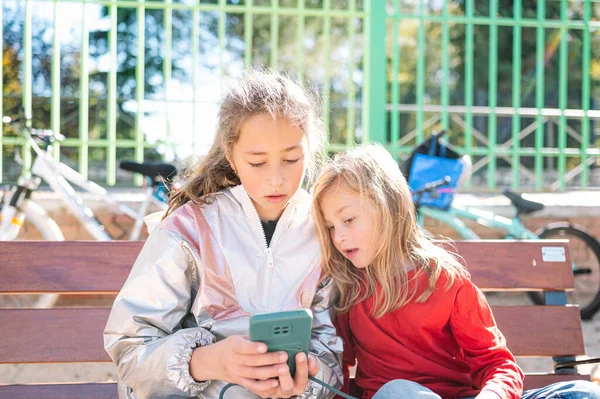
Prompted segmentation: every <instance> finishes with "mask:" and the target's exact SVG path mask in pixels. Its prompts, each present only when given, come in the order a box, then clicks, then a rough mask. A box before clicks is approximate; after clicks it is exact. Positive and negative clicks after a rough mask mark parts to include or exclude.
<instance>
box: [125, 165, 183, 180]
mask: <svg viewBox="0 0 600 399" xmlns="http://www.w3.org/2000/svg"><path fill="white" fill-rule="evenodd" d="M119 168H121V169H123V170H127V171H129V172H135V173H140V174H142V175H144V176H148V177H149V178H151V179H152V180H155V179H156V178H157V177H161V178H163V179H164V180H173V179H174V178H175V176H176V175H177V168H176V167H175V166H173V165H171V164H169V163H137V162H131V161H123V162H121V163H120V164H119Z"/></svg>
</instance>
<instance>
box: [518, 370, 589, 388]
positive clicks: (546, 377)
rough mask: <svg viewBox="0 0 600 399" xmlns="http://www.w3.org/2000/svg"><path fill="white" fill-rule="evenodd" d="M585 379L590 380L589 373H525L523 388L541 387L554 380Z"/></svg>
mask: <svg viewBox="0 0 600 399" xmlns="http://www.w3.org/2000/svg"><path fill="white" fill-rule="evenodd" d="M575 380H585V381H590V380H591V376H590V375H589V374H525V380H524V381H523V390H524V391H526V390H528V389H535V388H543V387H545V386H547V385H550V384H554V383H555V382H563V381H575Z"/></svg>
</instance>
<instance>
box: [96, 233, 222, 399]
mask: <svg viewBox="0 0 600 399" xmlns="http://www.w3.org/2000/svg"><path fill="white" fill-rule="evenodd" d="M199 262H200V256H199V254H198V252H197V251H196V250H195V249H193V247H192V246H191V245H189V243H188V242H187V241H186V240H185V238H183V236H181V235H180V234H178V233H176V232H172V231H168V230H164V229H160V228H159V229H157V230H155V231H154V232H152V233H151V234H150V236H149V237H148V239H147V240H146V242H145V244H144V247H143V248H142V251H141V252H140V254H139V256H138V258H137V260H136V262H135V264H134V265H133V268H132V270H131V273H130V274H129V277H128V278H127V281H126V282H125V284H124V285H123V288H122V289H121V292H120V293H119V295H118V296H117V298H116V300H115V302H114V304H113V308H112V310H111V313H110V316H109V318H108V322H107V324H106V327H105V330H104V347H105V349H106V351H107V352H108V354H109V356H110V357H111V359H112V360H113V362H115V364H116V365H117V371H118V376H119V381H120V383H121V384H123V385H125V387H121V388H123V389H125V390H127V391H129V392H130V393H133V395H134V396H135V397H137V398H150V397H152V398H160V397H193V396H198V395H199V393H200V392H202V391H203V390H204V389H206V387H207V386H208V384H209V383H210V382H196V381H194V379H193V378H192V376H191V375H190V371H189V363H190V359H191V356H192V351H193V350H194V349H195V348H197V347H200V346H205V345H209V344H211V343H213V342H215V337H214V336H213V335H212V334H211V333H210V332H209V331H208V330H206V329H203V328H200V327H194V324H195V320H186V317H187V316H188V314H189V310H190V307H191V303H192V301H193V298H194V297H195V295H196V293H197V289H198V286H199V281H198V280H199V275H198V266H199ZM184 320H186V321H187V323H185V325H186V327H188V328H184ZM190 326H192V327H190Z"/></svg>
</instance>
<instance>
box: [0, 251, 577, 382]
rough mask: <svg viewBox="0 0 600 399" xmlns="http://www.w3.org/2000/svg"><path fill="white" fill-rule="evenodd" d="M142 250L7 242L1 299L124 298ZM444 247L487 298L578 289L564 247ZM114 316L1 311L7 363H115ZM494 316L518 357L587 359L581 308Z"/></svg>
mask: <svg viewBox="0 0 600 399" xmlns="http://www.w3.org/2000/svg"><path fill="white" fill-rule="evenodd" d="M142 245H143V243H142V242H127V241H113V242H97V241H72V242H45V241H39V242H31V241H28V242H23V241H22V242H0V259H1V261H0V294H11V295H12V294H15V295H16V294H34V293H35V294H39V293H79V294H84V293H89V294H97V293H117V292H118V291H119V290H120V288H121V286H122V285H123V283H124V282H125V280H126V278H127V276H128V274H129V270H130V268H131V265H132V264H133V263H134V261H135V259H136V257H137V254H138V253H139V251H140V249H141V247H142ZM441 245H444V246H446V247H448V249H450V250H451V251H456V252H457V253H458V254H460V256H461V257H462V260H463V261H464V263H465V264H466V265H467V269H468V270H469V272H470V274H471V276H472V279H473V281H474V282H475V283H476V284H477V285H478V286H479V287H480V288H482V289H483V290H484V291H527V290H540V289H541V290H549V291H565V290H572V289H573V287H574V281H573V274H572V272H571V262H570V256H569V251H568V243H567V241H564V240H557V241H535V242H534V241H530V242H525V241H499V240H491V241H459V242H456V243H455V244H454V245H453V246H449V245H448V244H447V243H441ZM549 248H550V249H549ZM109 311H110V309H107V308H103V309H102V308H100V309H94V308H81V309H80V308H64V309H0V354H1V355H0V363H47V362H53V363H55V362H56V363H60V362H105V361H110V359H109V358H108V356H107V354H106V353H105V351H104V349H103V339H102V331H103V329H104V325H105V323H106V320H107V317H108V314H109ZM493 311H494V317H495V318H496V321H497V323H498V325H499V327H500V329H501V331H502V332H503V333H504V335H505V336H506V340H507V343H508V347H509V348H510V349H511V351H512V352H513V353H514V354H515V355H516V356H572V355H581V354H584V353H585V348H584V342H583V335H582V332H581V321H580V317H579V310H578V308H577V307H574V306H573V307H571V306H501V307H494V309H493ZM558 321H560V322H558ZM32 342H35V343H40V342H51V343H52V345H39V344H36V345H35V350H32V345H31V344H32ZM526 380H527V379H526ZM528 381H529V382H531V384H533V385H543V384H544V381H541V380H540V382H538V383H535V384H534V383H533V381H534V380H533V379H529V380H528ZM531 384H530V385H531Z"/></svg>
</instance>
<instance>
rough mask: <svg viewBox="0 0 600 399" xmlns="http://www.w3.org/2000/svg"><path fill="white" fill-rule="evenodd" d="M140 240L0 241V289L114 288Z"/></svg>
mask: <svg viewBox="0 0 600 399" xmlns="http://www.w3.org/2000/svg"><path fill="white" fill-rule="evenodd" d="M142 245H143V242H141V241H135V242H132V241H107V242H98V241H61V242H50V241H7V242H0V259H2V264H1V265H0V292H6V293H11V292H21V293H41V292H55V293H60V292H72V293H80V292H96V293H107V292H117V291H119V290H120V289H121V287H122V286H123V283H124V282H125V280H126V279H127V276H128V275H129V271H130V270H131V266H132V265H133V263H134V262H135V259H136V258H137V256H138V254H139V252H140V250H141V249H142Z"/></svg>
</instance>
